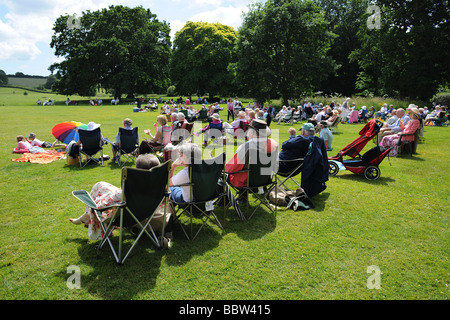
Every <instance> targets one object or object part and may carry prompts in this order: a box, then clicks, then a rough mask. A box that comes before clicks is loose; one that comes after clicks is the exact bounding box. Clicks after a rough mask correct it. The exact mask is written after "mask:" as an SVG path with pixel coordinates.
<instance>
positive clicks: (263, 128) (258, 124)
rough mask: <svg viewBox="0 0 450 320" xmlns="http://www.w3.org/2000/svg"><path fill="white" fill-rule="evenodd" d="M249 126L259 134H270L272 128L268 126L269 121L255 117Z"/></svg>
mask: <svg viewBox="0 0 450 320" xmlns="http://www.w3.org/2000/svg"><path fill="white" fill-rule="evenodd" d="M248 127H249V128H252V129H253V130H255V131H256V132H257V134H258V136H269V135H270V128H269V127H268V126H267V122H265V121H264V120H261V119H253V120H252V121H251V122H250V124H249V125H248Z"/></svg>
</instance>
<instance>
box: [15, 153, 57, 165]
mask: <svg viewBox="0 0 450 320" xmlns="http://www.w3.org/2000/svg"><path fill="white" fill-rule="evenodd" d="M64 154H65V152H57V151H55V152H51V151H49V152H42V153H24V154H23V155H22V157H21V158H18V159H11V160H12V161H15V162H31V163H39V164H46V163H50V162H53V161H56V160H59V159H60V158H61V157H62V156H64Z"/></svg>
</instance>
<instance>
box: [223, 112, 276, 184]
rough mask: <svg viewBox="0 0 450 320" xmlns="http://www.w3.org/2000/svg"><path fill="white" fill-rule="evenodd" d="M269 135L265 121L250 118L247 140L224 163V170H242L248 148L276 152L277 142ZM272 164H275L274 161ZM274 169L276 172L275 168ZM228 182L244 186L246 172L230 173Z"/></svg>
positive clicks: (265, 152)
mask: <svg viewBox="0 0 450 320" xmlns="http://www.w3.org/2000/svg"><path fill="white" fill-rule="evenodd" d="M269 136H270V128H269V127H268V126H267V123H266V122H265V121H263V120H259V119H254V120H252V122H251V123H250V124H249V128H248V130H247V139H248V141H247V142H245V143H244V144H241V145H240V146H239V147H238V148H237V150H236V153H235V154H234V156H233V157H232V158H231V159H230V160H229V161H228V162H227V163H226V164H225V172H227V173H230V172H236V171H240V170H242V169H243V168H244V164H245V156H246V153H247V151H248V150H250V149H257V150H258V151H260V152H263V153H264V154H267V153H269V152H272V153H273V152H277V151H278V143H277V142H276V141H275V140H273V139H271V138H269ZM273 165H276V163H274V164H273ZM274 171H275V172H276V170H274ZM229 182H230V183H231V184H232V185H233V186H235V187H238V188H239V187H245V186H247V173H246V172H242V173H236V174H230V177H229Z"/></svg>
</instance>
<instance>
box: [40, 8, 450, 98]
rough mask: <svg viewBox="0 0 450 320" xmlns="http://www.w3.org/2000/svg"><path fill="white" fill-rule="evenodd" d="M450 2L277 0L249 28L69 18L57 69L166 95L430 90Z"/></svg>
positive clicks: (75, 81)
mask: <svg viewBox="0 0 450 320" xmlns="http://www.w3.org/2000/svg"><path fill="white" fill-rule="evenodd" d="M448 16H449V6H448V1H444V0H437V1H436V0H435V1H432V0H409V1H385V0H378V1H368V0H319V1H310V0H268V1H266V2H265V3H255V4H252V5H250V6H249V10H248V12H247V13H245V14H244V15H243V23H242V26H241V27H240V28H239V30H235V29H234V28H233V27H231V26H227V25H223V24H221V23H206V22H192V21H189V22H187V23H186V24H185V26H184V27H183V28H182V29H181V30H180V31H178V32H177V33H176V34H175V38H174V41H173V43H172V42H171V39H170V26H169V24H168V23H166V22H165V21H160V20H158V18H157V16H156V15H155V14H154V13H152V12H151V11H150V9H145V8H143V7H136V8H129V7H125V6H110V7H109V8H107V9H102V10H99V11H93V12H91V11H87V12H83V14H82V16H81V17H80V18H79V21H78V23H77V24H75V23H72V22H73V21H71V19H73V17H71V16H68V15H64V16H60V17H59V18H58V19H57V20H56V22H55V24H54V27H53V31H54V34H53V37H52V41H51V43H50V46H51V47H52V48H53V49H54V50H55V54H56V55H57V56H60V57H63V58H64V60H63V61H62V62H59V63H55V64H53V65H51V66H50V67H49V70H50V71H51V72H52V74H53V73H54V75H55V78H56V81H55V83H54V84H53V89H54V90H55V91H56V92H59V93H61V94H66V95H70V94H79V95H82V96H93V95H95V91H96V90H97V89H98V88H104V89H106V90H108V91H110V92H111V93H112V94H113V95H115V96H121V95H122V94H126V95H127V96H129V97H132V96H134V95H135V94H141V93H164V92H165V91H166V90H167V88H169V87H171V88H172V89H173V88H174V87H175V92H176V93H177V95H184V96H189V95H193V94H196V95H198V96H203V95H206V94H208V95H209V96H210V97H213V96H225V97H226V96H234V95H239V96H247V97H252V98H254V99H256V100H258V101H260V102H264V101H267V100H271V99H278V98H281V99H282V100H283V101H284V102H287V101H288V100H290V99H300V98H302V97H305V96H308V95H311V94H312V93H314V92H317V91H321V92H323V93H327V94H332V93H339V94H343V95H354V94H362V95H370V94H373V95H380V96H381V95H389V96H392V97H400V98H411V99H421V100H426V99H429V98H430V97H431V96H432V95H433V94H434V93H436V91H438V90H439V89H442V88H446V87H448V83H449V82H450V81H449V69H448V66H447V64H448V61H450V59H449V49H450V48H449V43H450V42H449V34H450V33H449V23H448V21H447V19H448Z"/></svg>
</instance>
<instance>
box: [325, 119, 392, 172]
mask: <svg viewBox="0 0 450 320" xmlns="http://www.w3.org/2000/svg"><path fill="white" fill-rule="evenodd" d="M382 127H383V122H381V121H379V120H376V119H372V120H370V121H369V122H368V123H367V124H366V125H365V126H364V127H363V128H362V129H361V131H360V132H359V137H358V139H356V140H355V141H353V142H352V143H350V144H349V145H348V146H346V147H345V148H344V149H342V150H341V151H339V153H338V154H337V155H336V156H334V157H331V158H328V163H329V165H330V169H329V174H330V175H331V176H335V175H336V174H337V173H338V172H339V169H340V168H341V169H343V170H345V169H347V170H350V171H351V172H353V173H356V174H363V175H364V177H365V178H366V179H368V180H376V179H378V178H379V177H380V174H381V172H380V168H378V165H379V164H380V163H381V161H383V159H384V158H385V157H386V156H387V155H388V154H389V151H390V147H386V148H385V147H382V146H378V141H376V143H377V146H376V147H374V148H372V149H370V150H369V151H367V152H366V153H364V155H361V154H360V152H361V150H362V149H364V147H365V146H366V144H367V143H368V142H369V141H370V140H372V139H374V138H375V137H378V132H379V131H380V129H381V128H382ZM376 140H378V138H377V139H376ZM344 156H348V157H351V158H352V159H346V160H344Z"/></svg>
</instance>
